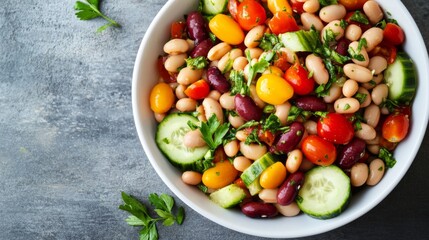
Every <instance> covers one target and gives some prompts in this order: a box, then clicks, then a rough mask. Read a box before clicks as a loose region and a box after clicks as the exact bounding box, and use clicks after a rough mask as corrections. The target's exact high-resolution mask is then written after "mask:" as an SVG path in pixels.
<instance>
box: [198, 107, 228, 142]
mask: <svg viewBox="0 0 429 240" xmlns="http://www.w3.org/2000/svg"><path fill="white" fill-rule="evenodd" d="M229 126H230V124H229V123H224V124H222V125H221V124H220V122H219V120H218V119H217V117H216V115H215V114H213V115H212V116H211V117H210V118H209V119H208V120H207V122H201V126H200V127H199V129H200V131H201V135H202V138H203V139H204V141H205V142H206V143H207V146H209V148H210V149H211V150H216V148H217V147H218V146H219V145H221V144H222V139H223V137H224V136H225V135H226V134H227V133H228V130H229Z"/></svg>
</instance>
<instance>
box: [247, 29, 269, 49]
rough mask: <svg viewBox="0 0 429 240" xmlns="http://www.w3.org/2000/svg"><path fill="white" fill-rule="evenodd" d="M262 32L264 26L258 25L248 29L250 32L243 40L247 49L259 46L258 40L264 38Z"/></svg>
mask: <svg viewBox="0 0 429 240" xmlns="http://www.w3.org/2000/svg"><path fill="white" fill-rule="evenodd" d="M264 32H265V26H264V25H258V26H256V27H254V28H252V29H250V31H249V32H248V33H247V34H246V37H245V38H244V45H245V46H246V47H248V48H254V47H257V46H258V45H259V42H260V40H261V39H262V37H263V36H264Z"/></svg>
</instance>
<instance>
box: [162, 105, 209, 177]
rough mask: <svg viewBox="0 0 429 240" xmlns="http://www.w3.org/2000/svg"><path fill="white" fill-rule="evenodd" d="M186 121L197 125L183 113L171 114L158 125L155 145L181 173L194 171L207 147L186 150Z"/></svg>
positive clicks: (196, 122) (194, 120) (195, 120)
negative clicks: (184, 141) (184, 138)
mask: <svg viewBox="0 0 429 240" xmlns="http://www.w3.org/2000/svg"><path fill="white" fill-rule="evenodd" d="M188 121H190V122H192V123H194V124H198V119H197V118H196V117H193V116H191V115H188V114H184V113H172V114H170V115H168V116H166V117H165V118H164V119H163V120H162V121H161V123H159V125H158V129H157V132H156V137H155V138H156V139H155V140H156V144H157V145H158V147H159V149H160V150H161V152H162V153H163V154H164V155H165V156H166V157H167V159H168V160H169V161H170V162H171V163H172V164H173V165H174V166H176V167H177V168H179V169H180V170H182V171H187V170H194V167H195V163H196V162H197V161H199V160H201V159H203V157H204V155H206V153H207V151H208V150H209V148H208V147H199V148H187V147H186V146H185V145H184V144H183V137H184V136H185V134H186V133H187V132H189V131H190V130H191V128H190V127H189V126H188Z"/></svg>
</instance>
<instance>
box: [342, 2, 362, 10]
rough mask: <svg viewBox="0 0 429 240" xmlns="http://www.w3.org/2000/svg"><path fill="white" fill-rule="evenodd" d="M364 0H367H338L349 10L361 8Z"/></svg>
mask: <svg viewBox="0 0 429 240" xmlns="http://www.w3.org/2000/svg"><path fill="white" fill-rule="evenodd" d="M366 1H368V0H339V2H340V3H341V4H342V5H344V7H346V9H347V10H349V11H350V10H357V9H361V8H362V7H363V5H364V4H365V2H366Z"/></svg>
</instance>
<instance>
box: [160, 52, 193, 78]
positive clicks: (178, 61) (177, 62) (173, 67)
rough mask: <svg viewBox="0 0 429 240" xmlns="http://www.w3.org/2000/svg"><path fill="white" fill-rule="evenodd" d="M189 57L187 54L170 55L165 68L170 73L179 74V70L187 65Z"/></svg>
mask: <svg viewBox="0 0 429 240" xmlns="http://www.w3.org/2000/svg"><path fill="white" fill-rule="evenodd" d="M187 57H188V55H186V53H182V54H178V55H170V56H169V57H168V58H167V60H165V63H164V67H165V69H167V71H169V72H173V73H177V72H179V70H178V68H179V67H181V66H183V64H185V59H186V58H187Z"/></svg>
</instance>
